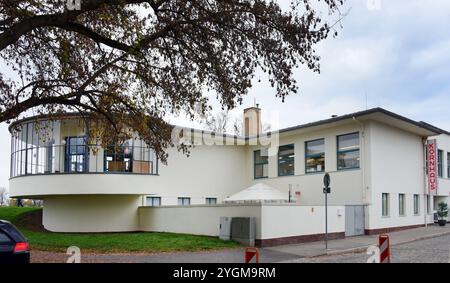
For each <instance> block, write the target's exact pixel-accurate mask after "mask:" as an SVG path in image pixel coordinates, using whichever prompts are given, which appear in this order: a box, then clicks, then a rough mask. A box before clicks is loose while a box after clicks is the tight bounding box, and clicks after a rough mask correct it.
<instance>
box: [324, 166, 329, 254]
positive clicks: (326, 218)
mask: <svg viewBox="0 0 450 283" xmlns="http://www.w3.org/2000/svg"><path fill="white" fill-rule="evenodd" d="M330 183H331V179H330V174H328V173H326V174H325V176H324V177H323V185H324V188H323V193H324V195H325V250H328V194H329V193H331V188H330Z"/></svg>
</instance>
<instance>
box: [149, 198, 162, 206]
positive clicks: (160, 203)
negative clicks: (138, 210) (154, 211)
mask: <svg viewBox="0 0 450 283" xmlns="http://www.w3.org/2000/svg"><path fill="white" fill-rule="evenodd" d="M148 199H152V205H147V201H148ZM155 199H159V205H155V204H154V200H155ZM145 205H146V206H161V205H162V202H161V197H154V196H147V197H145Z"/></svg>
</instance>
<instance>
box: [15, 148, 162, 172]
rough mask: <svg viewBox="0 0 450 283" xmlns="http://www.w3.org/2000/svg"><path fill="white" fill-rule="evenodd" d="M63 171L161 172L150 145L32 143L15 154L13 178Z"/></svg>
mask: <svg viewBox="0 0 450 283" xmlns="http://www.w3.org/2000/svg"><path fill="white" fill-rule="evenodd" d="M61 173H128V174H152V175H155V174H158V159H157V157H156V154H155V152H154V151H153V150H152V149H150V148H148V147H140V146H108V147H107V148H103V147H101V146H99V145H48V146H34V145H33V146H30V147H28V148H24V149H20V150H17V151H14V152H13V153H12V154H11V174H10V176H11V178H12V177H17V176H24V175H37V174H61Z"/></svg>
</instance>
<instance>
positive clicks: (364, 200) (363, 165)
mask: <svg viewBox="0 0 450 283" xmlns="http://www.w3.org/2000/svg"><path fill="white" fill-rule="evenodd" d="M352 119H353V121H355V122H356V123H357V124H358V125H359V126H360V127H361V141H360V144H359V148H360V152H361V155H360V158H361V164H360V166H361V174H362V176H361V181H362V185H363V191H362V193H363V195H362V197H363V199H362V200H363V203H365V202H366V203H367V199H366V189H367V188H366V168H365V167H366V166H365V165H366V154H365V153H366V150H365V146H364V141H365V132H364V124H363V123H361V122H360V121H359V120H358V119H356V117H352Z"/></svg>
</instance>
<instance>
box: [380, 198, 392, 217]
mask: <svg viewBox="0 0 450 283" xmlns="http://www.w3.org/2000/svg"><path fill="white" fill-rule="evenodd" d="M384 196H386V207H385V206H384ZM390 206H391V200H390V194H389V193H381V216H382V217H390V215H391V207H390ZM385 211H386V213H384V212H385Z"/></svg>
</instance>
